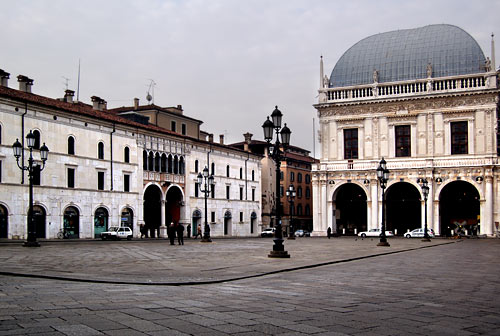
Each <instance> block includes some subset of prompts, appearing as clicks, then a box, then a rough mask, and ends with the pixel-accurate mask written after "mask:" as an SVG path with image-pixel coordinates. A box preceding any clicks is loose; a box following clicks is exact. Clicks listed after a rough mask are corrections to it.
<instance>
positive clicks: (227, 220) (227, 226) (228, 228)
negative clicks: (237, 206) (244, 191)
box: [224, 211, 233, 236]
mask: <svg viewBox="0 0 500 336" xmlns="http://www.w3.org/2000/svg"><path fill="white" fill-rule="evenodd" d="M231 218H232V216H231V212H230V211H226V212H225V213H224V236H227V235H230V234H231V233H232V230H233V228H232V226H233V225H232V220H231Z"/></svg>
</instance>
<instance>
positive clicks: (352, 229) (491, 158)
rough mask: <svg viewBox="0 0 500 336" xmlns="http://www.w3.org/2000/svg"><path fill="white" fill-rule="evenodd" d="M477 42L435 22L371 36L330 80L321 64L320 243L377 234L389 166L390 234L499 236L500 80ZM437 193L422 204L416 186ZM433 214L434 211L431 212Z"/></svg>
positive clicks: (316, 181)
mask: <svg viewBox="0 0 500 336" xmlns="http://www.w3.org/2000/svg"><path fill="white" fill-rule="evenodd" d="M494 50H495V49H494V40H493V35H492V39H491V55H490V57H485V56H484V53H483V51H482V50H481V48H480V46H479V45H478V43H477V42H476V40H475V39H474V38H473V37H472V36H471V35H469V34H468V33H467V32H465V31H464V30H462V29H461V28H459V27H456V26H452V25H446V24H437V25H429V26H425V27H421V28H415V29H405V30H397V31H391V32H386V33H381V34H376V35H372V36H369V37H367V38H365V39H363V40H361V41H359V42H357V43H356V44H354V45H353V46H352V47H351V48H349V49H348V50H347V51H346V52H345V53H344V54H343V55H342V57H341V58H340V59H339V60H338V61H337V63H336V65H335V67H334V68H333V70H332V72H331V75H330V77H328V76H327V75H325V74H324V72H323V71H324V70H323V59H321V61H320V88H319V91H318V92H319V97H318V102H317V104H315V105H314V107H315V108H316V110H317V113H318V116H319V122H320V130H319V138H320V144H321V154H320V156H321V157H320V163H319V164H317V165H314V166H313V200H314V205H313V216H314V234H315V235H324V234H326V230H327V228H328V227H330V228H332V230H333V231H334V232H338V233H340V234H356V233H357V232H359V231H364V230H367V229H372V228H380V226H381V218H382V205H383V202H382V192H381V188H380V185H379V182H378V180H377V176H376V169H377V166H378V164H379V162H380V161H381V159H382V158H384V159H385V160H386V162H387V168H388V169H389V171H390V175H389V181H388V184H387V189H386V193H385V195H386V197H385V204H386V208H385V209H386V224H387V230H392V231H394V232H397V234H399V235H401V234H403V233H405V232H407V231H408V230H411V229H415V228H420V227H424V223H425V218H424V217H425V216H424V214H425V213H427V222H428V225H429V227H430V228H432V229H433V230H434V231H435V232H436V234H437V235H441V236H449V235H452V234H454V233H456V232H457V230H463V231H464V232H465V233H466V234H473V233H474V234H476V233H477V234H482V235H488V236H490V235H492V234H494V233H495V232H496V231H497V227H498V222H499V221H500V214H499V211H500V206H499V204H500V202H499V200H500V175H499V169H498V168H499V165H498V156H499V153H500V149H499V129H498V120H499V118H498V117H499V115H498V114H499V89H498V75H499V72H498V71H497V70H496V67H495V51H494ZM424 179H426V180H427V181H428V183H429V188H430V191H429V196H428V201H427V202H424V197H423V194H422V188H421V185H420V183H419V182H421V181H422V180H424ZM425 204H427V212H425V208H424V207H425Z"/></svg>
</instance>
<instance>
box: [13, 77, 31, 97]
mask: <svg viewBox="0 0 500 336" xmlns="http://www.w3.org/2000/svg"><path fill="white" fill-rule="evenodd" d="M17 81H18V82H19V91H23V92H29V93H31V86H32V85H33V79H31V78H28V77H26V76H23V75H19V76H17Z"/></svg>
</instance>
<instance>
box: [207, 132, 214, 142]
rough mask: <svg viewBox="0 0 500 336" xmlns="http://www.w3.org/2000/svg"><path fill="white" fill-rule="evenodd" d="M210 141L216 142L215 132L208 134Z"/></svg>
mask: <svg viewBox="0 0 500 336" xmlns="http://www.w3.org/2000/svg"><path fill="white" fill-rule="evenodd" d="M208 141H209V142H214V135H213V134H209V135H208Z"/></svg>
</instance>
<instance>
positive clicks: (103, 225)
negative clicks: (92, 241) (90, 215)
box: [94, 207, 109, 238]
mask: <svg viewBox="0 0 500 336" xmlns="http://www.w3.org/2000/svg"><path fill="white" fill-rule="evenodd" d="M108 217H109V215H108V210H106V208H102V207H101V208H98V209H97V210H96V211H95V214H94V238H100V237H101V232H104V231H107V230H108Z"/></svg>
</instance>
